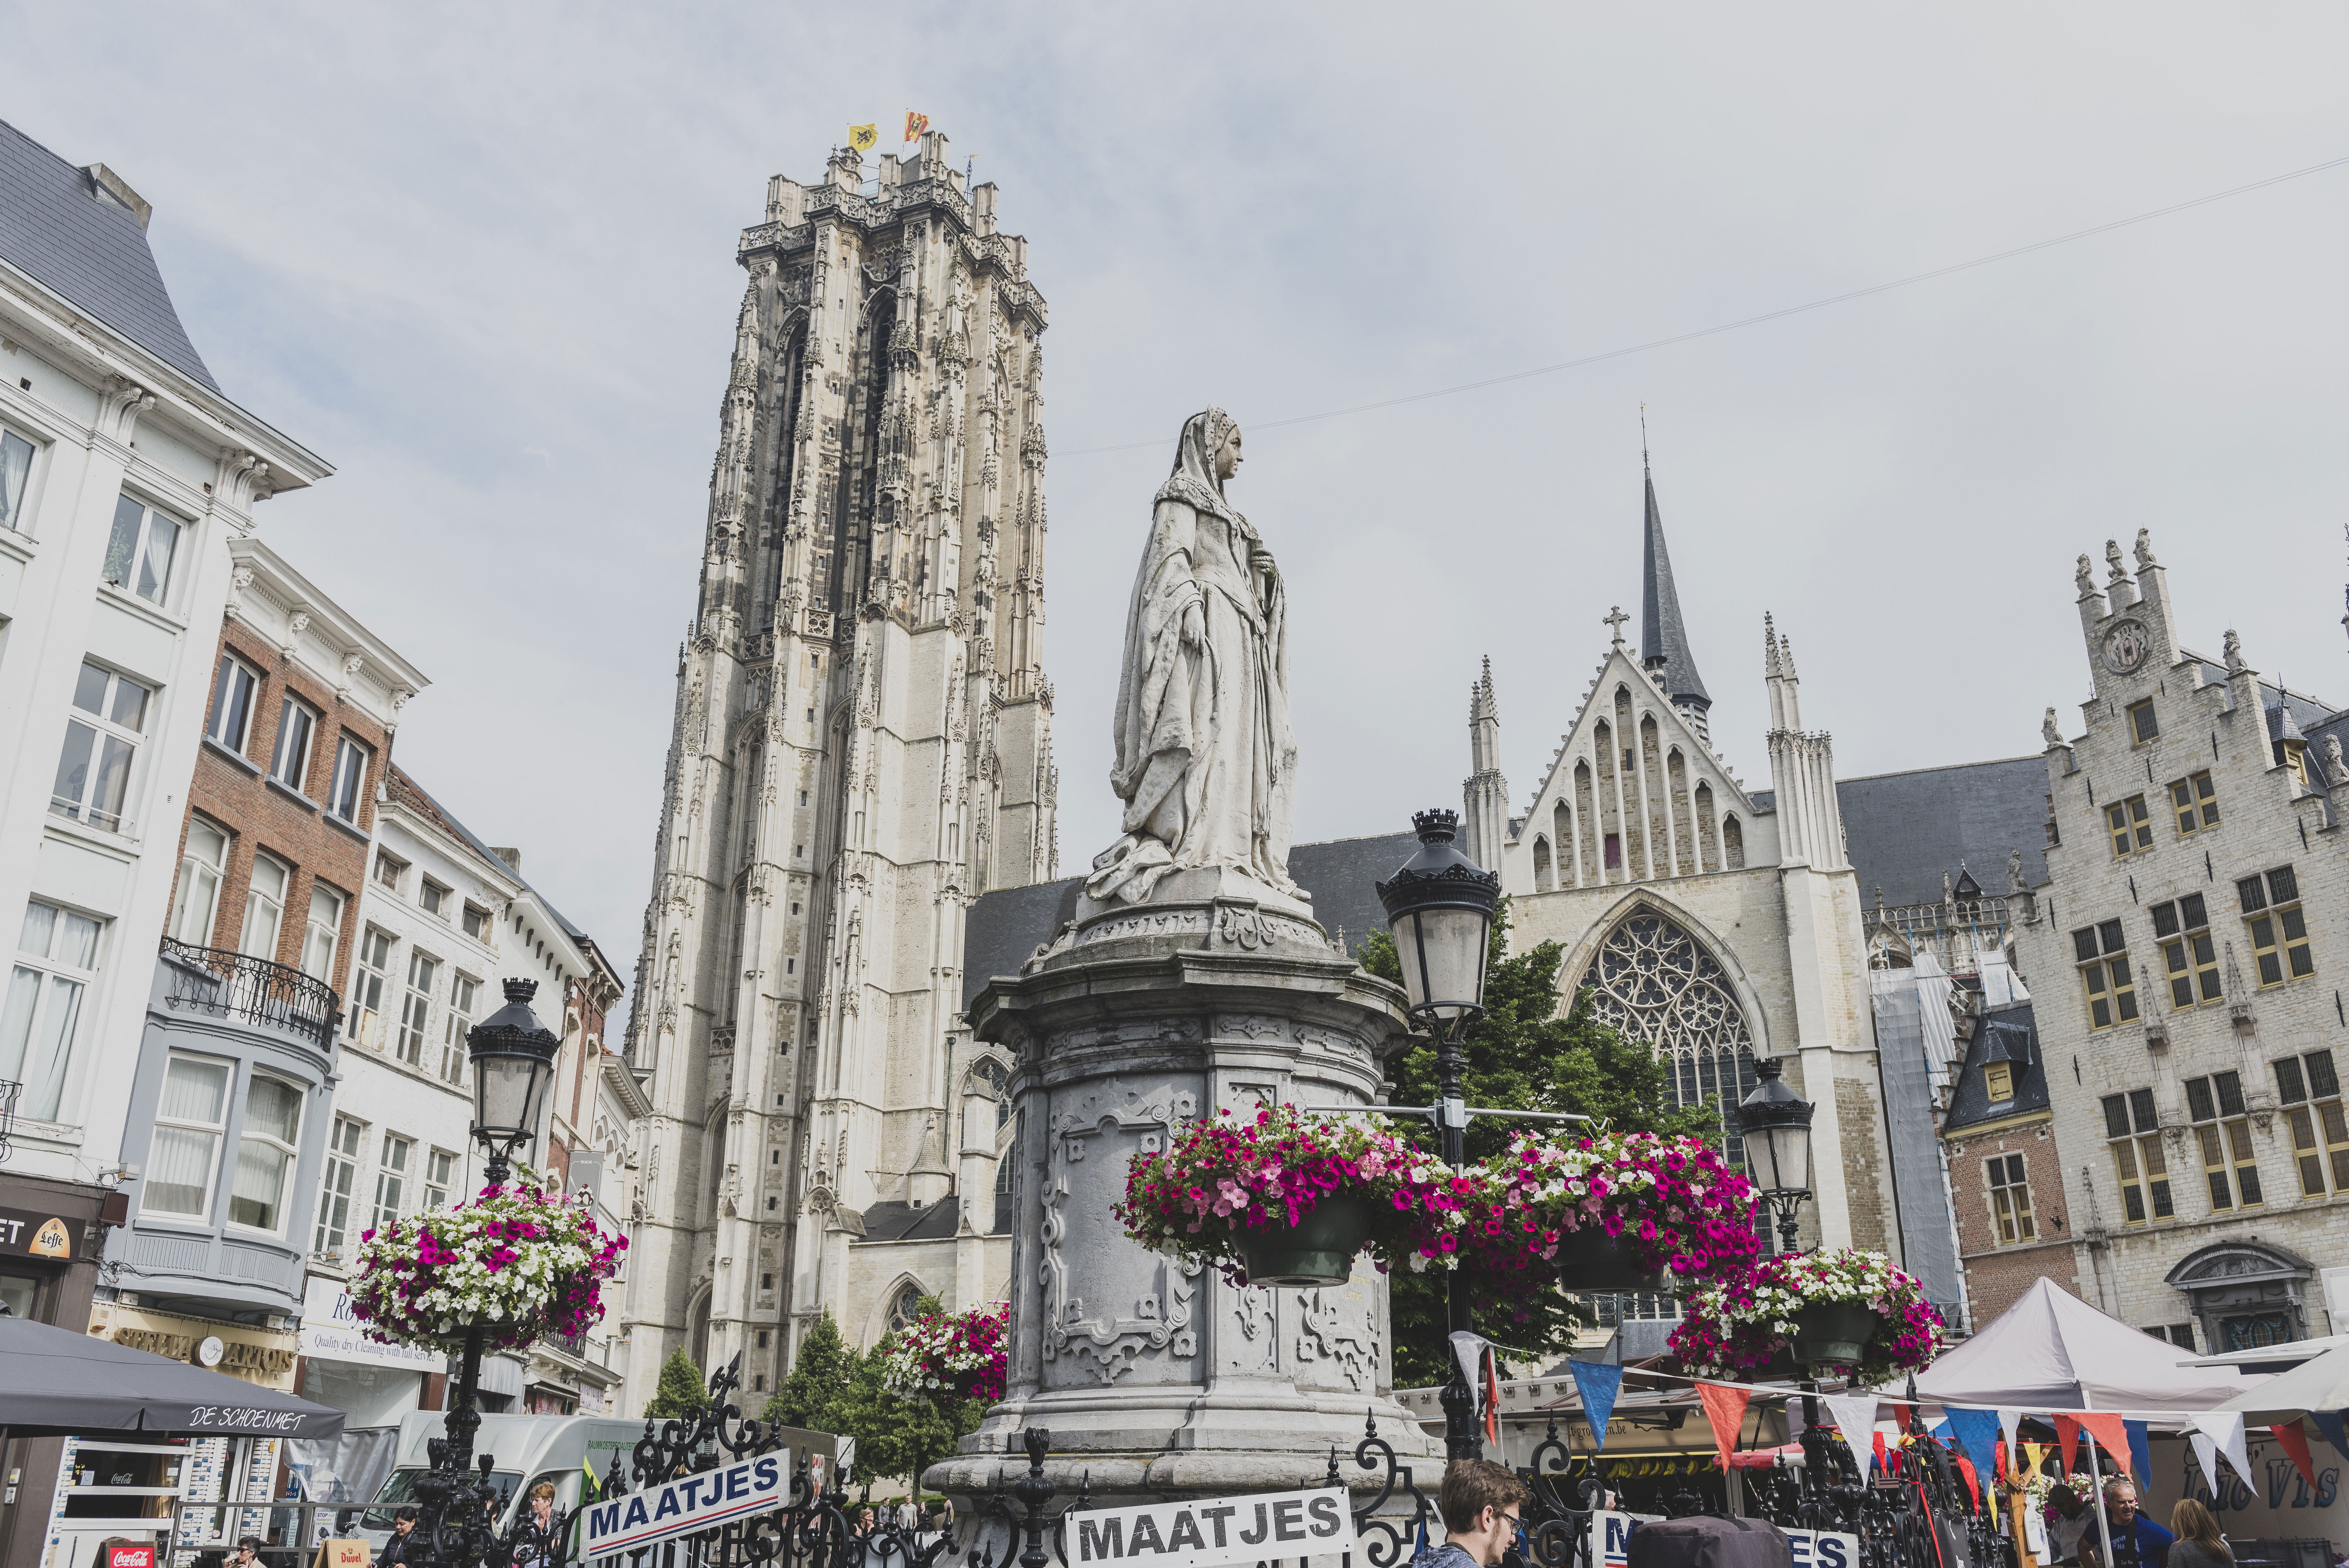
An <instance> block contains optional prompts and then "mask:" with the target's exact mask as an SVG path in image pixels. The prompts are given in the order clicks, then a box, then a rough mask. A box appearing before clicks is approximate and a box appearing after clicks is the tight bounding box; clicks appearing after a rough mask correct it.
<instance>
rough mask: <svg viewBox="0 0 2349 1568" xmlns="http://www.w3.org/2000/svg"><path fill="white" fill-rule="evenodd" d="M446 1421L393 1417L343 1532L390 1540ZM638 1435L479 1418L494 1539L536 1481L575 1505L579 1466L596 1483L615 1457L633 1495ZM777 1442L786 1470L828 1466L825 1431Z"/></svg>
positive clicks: (590, 1423)
mask: <svg viewBox="0 0 2349 1568" xmlns="http://www.w3.org/2000/svg"><path fill="white" fill-rule="evenodd" d="M448 1420H449V1413H448V1412H447V1411H446V1410H410V1411H409V1413H408V1414H407V1415H405V1416H403V1417H401V1418H400V1421H399V1446H398V1449H397V1450H396V1452H395V1455H394V1458H393V1460H392V1470H391V1473H390V1474H389V1475H388V1476H386V1477H385V1478H384V1481H383V1486H382V1489H381V1490H380V1491H378V1492H377V1493H376V1496H375V1501H374V1502H372V1503H370V1504H369V1505H368V1506H367V1510H366V1511H365V1512H364V1513H363V1514H362V1515H360V1517H359V1520H358V1522H357V1529H355V1530H350V1531H348V1532H347V1533H349V1534H351V1535H356V1536H364V1537H365V1538H366V1539H367V1542H368V1543H369V1545H370V1547H380V1546H381V1545H382V1544H383V1542H384V1540H385V1538H386V1537H388V1535H390V1533H391V1517H392V1513H393V1511H395V1510H397V1509H398V1507H399V1506H400V1505H401V1504H403V1503H408V1502H412V1501H415V1499H416V1481H417V1479H418V1478H419V1476H421V1475H423V1474H424V1472H425V1471H427V1470H430V1469H431V1468H432V1457H431V1455H430V1453H429V1451H428V1450H427V1449H426V1447H425V1445H426V1444H428V1443H429V1442H431V1441H432V1440H433V1439H436V1438H442V1437H446V1436H447V1435H448ZM644 1435H645V1423H644V1422H643V1421H642V1420H634V1421H630V1420H622V1419H618V1418H614V1417H610V1416H483V1417H482V1418H481V1429H480V1430H479V1431H478V1432H476V1433H475V1434H474V1435H473V1455H474V1463H475V1464H479V1463H480V1462H481V1455H483V1454H488V1455H490V1456H491V1457H492V1459H493V1460H495V1461H496V1462H495V1464H494V1465H493V1466H492V1469H491V1470H490V1480H491V1481H492V1483H493V1484H494V1485H495V1486H496V1487H497V1489H498V1495H499V1500H500V1501H499V1503H498V1529H499V1531H500V1532H503V1531H504V1530H506V1529H507V1528H508V1527H509V1526H511V1525H512V1523H513V1522H515V1521H516V1520H517V1519H519V1518H520V1517H521V1515H522V1511H523V1507H524V1506H525V1504H524V1502H523V1499H525V1498H527V1497H528V1496H529V1495H530V1493H531V1489H532V1488H533V1487H535V1486H537V1485H538V1483H539V1482H540V1481H543V1480H551V1481H553V1482H554V1506H555V1507H556V1508H558V1509H564V1508H573V1507H575V1506H577V1504H578V1501H579V1492H580V1483H581V1480H583V1477H582V1475H581V1467H582V1466H583V1465H584V1466H586V1467H589V1468H591V1469H593V1470H595V1479H596V1480H598V1481H599V1482H600V1481H601V1480H603V1479H604V1478H605V1476H606V1475H608V1474H609V1473H610V1472H611V1469H612V1460H613V1457H614V1456H615V1455H617V1456H618V1458H619V1461H620V1477H621V1480H623V1481H625V1482H626V1484H627V1486H628V1488H629V1490H630V1491H641V1490H642V1489H641V1488H639V1487H638V1486H637V1485H636V1478H635V1474H634V1472H633V1470H632V1469H631V1464H632V1460H633V1458H634V1455H635V1452H636V1443H637V1441H638V1439H642V1438H643V1437H644ZM782 1440H783V1443H784V1446H785V1448H786V1449H788V1450H789V1452H790V1456H791V1462H792V1464H794V1465H796V1464H798V1462H799V1460H800V1457H801V1455H802V1453H806V1454H809V1455H814V1456H821V1457H822V1458H823V1459H825V1460H830V1459H831V1457H832V1455H833V1438H832V1436H831V1434H829V1433H827V1432H809V1431H802V1430H800V1429H798V1428H795V1427H786V1428H784V1429H783V1431H782Z"/></svg>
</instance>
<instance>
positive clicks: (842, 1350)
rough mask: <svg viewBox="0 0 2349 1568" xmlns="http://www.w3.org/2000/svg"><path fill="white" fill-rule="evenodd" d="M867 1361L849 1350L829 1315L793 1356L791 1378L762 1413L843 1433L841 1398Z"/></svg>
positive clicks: (813, 1428) (819, 1320)
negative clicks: (840, 1414)
mask: <svg viewBox="0 0 2349 1568" xmlns="http://www.w3.org/2000/svg"><path fill="white" fill-rule="evenodd" d="M863 1361H864V1357H861V1356H859V1355H858V1354H857V1353H856V1352H855V1351H854V1350H851V1349H850V1348H849V1347H848V1345H847V1342H846V1341H844V1340H843V1339H842V1338H841V1337H840V1326H839V1325H838V1324H835V1323H834V1322H833V1321H832V1314H830V1313H828V1312H827V1313H825V1314H824V1315H823V1316H822V1317H819V1318H817V1319H816V1320H815V1322H814V1323H813V1324H812V1326H810V1327H809V1329H808V1331H807V1334H806V1336H804V1337H803V1338H802V1339H801V1340H800V1348H799V1353H798V1354H797V1355H795V1356H794V1357H792V1370H791V1375H790V1376H789V1377H785V1378H784V1379H783V1381H782V1385H781V1387H778V1388H777V1389H776V1390H775V1392H774V1395H773V1397H772V1398H770V1399H768V1401H767V1408H766V1409H765V1410H763V1411H761V1415H763V1416H764V1417H765V1418H766V1419H768V1420H770V1421H781V1422H782V1423H783V1424H784V1425H785V1426H787V1427H804V1428H806V1429H808V1430H810V1431H812V1432H833V1433H838V1432H840V1431H841V1430H842V1428H841V1427H840V1425H839V1424H838V1423H839V1420H840V1417H839V1414H838V1411H839V1408H840V1403H841V1399H842V1397H843V1394H845V1393H846V1391H847V1389H848V1387H849V1386H850V1385H851V1384H852V1383H854V1381H855V1377H856V1372H857V1368H858V1367H859V1366H860V1364H861V1363H862V1362H863Z"/></svg>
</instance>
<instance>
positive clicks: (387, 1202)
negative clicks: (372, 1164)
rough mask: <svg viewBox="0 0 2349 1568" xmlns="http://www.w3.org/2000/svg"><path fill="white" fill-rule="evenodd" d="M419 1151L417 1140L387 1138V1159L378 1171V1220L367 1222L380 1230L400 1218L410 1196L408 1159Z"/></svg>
mask: <svg viewBox="0 0 2349 1568" xmlns="http://www.w3.org/2000/svg"><path fill="white" fill-rule="evenodd" d="M415 1151H416V1140H414V1139H412V1138H402V1137H400V1136H399V1134H398V1133H397V1132H387V1133H385V1134H384V1135H383V1158H382V1159H381V1160H379V1161H377V1162H376V1168H375V1217H374V1218H373V1219H371V1220H369V1221H368V1223H369V1224H370V1225H372V1226H374V1227H375V1228H376V1229H377V1230H378V1231H379V1230H381V1229H383V1227H384V1226H386V1225H388V1224H389V1223H391V1222H393V1221H394V1220H397V1219H398V1218H399V1212H400V1206H401V1204H402V1202H404V1201H405V1199H406V1197H407V1193H408V1159H409V1155H411V1154H413V1153H414V1152H415Z"/></svg>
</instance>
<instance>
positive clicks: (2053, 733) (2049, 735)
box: [2039, 555, 2087, 748]
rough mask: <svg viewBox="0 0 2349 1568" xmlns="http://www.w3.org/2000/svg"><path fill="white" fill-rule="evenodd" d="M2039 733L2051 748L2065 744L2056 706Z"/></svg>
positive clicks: (2048, 714)
mask: <svg viewBox="0 0 2349 1568" xmlns="http://www.w3.org/2000/svg"><path fill="white" fill-rule="evenodd" d="M2080 559H2081V560H2083V561H2085V560H2086V559H2087V557H2086V556H2085V555H2084V556H2082V557H2080ZM2039 734H2040V738H2042V739H2044V740H2045V741H2046V742H2047V744H2048V746H2049V747H2050V748H2054V747H2058V746H2061V745H2063V744H2064V732H2063V731H2062V730H2061V729H2059V728H2057V727H2056V726H2055V710H2054V708H2052V707H2051V708H2049V709H2048V710H2047V712H2046V714H2045V715H2044V717H2041V719H2040V720H2039Z"/></svg>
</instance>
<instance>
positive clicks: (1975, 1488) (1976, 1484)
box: [1957, 1454, 1982, 1513]
mask: <svg viewBox="0 0 2349 1568" xmlns="http://www.w3.org/2000/svg"><path fill="white" fill-rule="evenodd" d="M1957 1459H1958V1473H1959V1474H1960V1475H1961V1476H1963V1477H1965V1478H1966V1491H1969V1492H1971V1494H1972V1495H1973V1500H1974V1511H1975V1512H1976V1513H1980V1512H1981V1511H1982V1482H1981V1481H1979V1480H1975V1479H1974V1461H1973V1460H1970V1459H1968V1458H1966V1456H1965V1455H1963V1454H1960V1455H1958V1456H1957Z"/></svg>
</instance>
